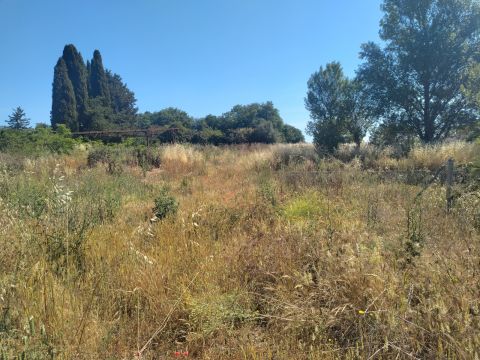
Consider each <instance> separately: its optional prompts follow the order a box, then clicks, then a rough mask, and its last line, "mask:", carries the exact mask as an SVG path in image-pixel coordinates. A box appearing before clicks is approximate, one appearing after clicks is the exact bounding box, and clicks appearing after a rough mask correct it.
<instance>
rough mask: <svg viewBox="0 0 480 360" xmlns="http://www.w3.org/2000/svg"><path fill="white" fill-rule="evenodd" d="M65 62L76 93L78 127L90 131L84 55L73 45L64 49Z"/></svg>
mask: <svg viewBox="0 0 480 360" xmlns="http://www.w3.org/2000/svg"><path fill="white" fill-rule="evenodd" d="M62 57H63V60H64V61H65V65H66V66H67V70H68V77H69V78H70V81H71V82H72V85H73V91H74V92H75V100H76V103H77V105H76V108H77V113H78V127H79V129H80V130H88V129H89V124H88V115H87V110H88V87H87V68H86V66H85V63H84V62H83V58H82V55H81V54H80V53H79V52H78V51H77V49H76V48H75V46H73V45H72V44H69V45H66V46H65V48H64V49H63V56H62Z"/></svg>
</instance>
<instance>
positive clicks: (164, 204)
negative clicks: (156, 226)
mask: <svg viewBox="0 0 480 360" xmlns="http://www.w3.org/2000/svg"><path fill="white" fill-rule="evenodd" d="M177 210H178V202H177V200H176V199H175V198H174V197H173V196H172V195H170V192H169V191H168V189H167V188H166V187H164V188H162V189H161V191H160V194H159V195H158V197H157V198H156V199H155V206H154V207H153V212H154V214H155V217H156V218H157V219H164V218H166V217H167V216H169V215H175V214H176V213H177Z"/></svg>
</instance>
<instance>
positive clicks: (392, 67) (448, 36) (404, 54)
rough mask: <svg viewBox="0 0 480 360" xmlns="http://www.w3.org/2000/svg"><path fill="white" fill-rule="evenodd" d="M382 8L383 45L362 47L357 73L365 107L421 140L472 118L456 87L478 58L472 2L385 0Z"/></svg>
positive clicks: (478, 11) (477, 15)
mask: <svg viewBox="0 0 480 360" xmlns="http://www.w3.org/2000/svg"><path fill="white" fill-rule="evenodd" d="M382 9H383V11H384V17H383V19H382V21H381V29H380V36H381V38H382V40H383V41H384V43H385V47H384V48H381V47H380V46H379V45H377V44H374V43H371V42H370V43H366V44H364V45H362V51H361V58H362V59H363V60H364V61H365V62H364V63H363V64H362V65H361V67H360V69H359V71H358V77H359V79H360V80H361V81H362V83H363V85H364V87H365V94H367V95H368V103H369V108H370V109H372V111H374V112H375V113H376V115H377V117H378V118H379V119H388V120H389V121H390V122H393V121H394V122H396V123H398V127H399V128H401V129H407V131H408V133H415V134H416V135H417V136H418V137H419V138H420V139H421V140H422V141H423V142H427V143H429V142H433V141H438V140H441V139H444V138H446V137H447V136H448V135H449V134H451V133H452V132H453V131H455V130H456V129H459V128H461V127H464V126H465V125H468V124H470V123H471V122H472V121H474V120H476V118H477V116H478V108H477V109H475V108H474V107H472V106H471V104H470V103H469V101H468V99H467V98H466V96H465V94H464V93H462V91H461V89H462V86H463V84H465V83H466V82H467V79H468V75H469V73H468V71H469V68H470V66H469V65H470V64H471V63H476V62H478V55H479V54H478V49H479V48H480V36H479V34H480V5H479V4H478V2H477V1H472V0H465V1H463V0H453V1H442V0H427V1H418V0H385V1H384V2H383V5H382Z"/></svg>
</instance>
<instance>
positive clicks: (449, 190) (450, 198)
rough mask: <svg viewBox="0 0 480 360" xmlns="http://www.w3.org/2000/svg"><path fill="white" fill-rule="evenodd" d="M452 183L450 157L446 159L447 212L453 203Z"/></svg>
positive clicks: (451, 161)
mask: <svg viewBox="0 0 480 360" xmlns="http://www.w3.org/2000/svg"><path fill="white" fill-rule="evenodd" d="M452 185H453V159H452V158H450V159H448V161H447V212H450V209H451V208H452V205H453V195H452Z"/></svg>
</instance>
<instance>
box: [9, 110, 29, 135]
mask: <svg viewBox="0 0 480 360" xmlns="http://www.w3.org/2000/svg"><path fill="white" fill-rule="evenodd" d="M7 124H8V127H9V128H11V129H15V130H22V129H26V128H28V127H29V125H30V119H27V116H26V115H25V111H23V109H22V108H21V107H20V106H18V107H17V108H16V109H13V112H12V114H11V115H9V116H8V120H7Z"/></svg>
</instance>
